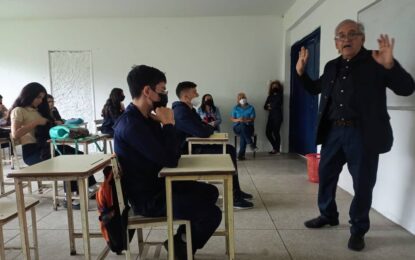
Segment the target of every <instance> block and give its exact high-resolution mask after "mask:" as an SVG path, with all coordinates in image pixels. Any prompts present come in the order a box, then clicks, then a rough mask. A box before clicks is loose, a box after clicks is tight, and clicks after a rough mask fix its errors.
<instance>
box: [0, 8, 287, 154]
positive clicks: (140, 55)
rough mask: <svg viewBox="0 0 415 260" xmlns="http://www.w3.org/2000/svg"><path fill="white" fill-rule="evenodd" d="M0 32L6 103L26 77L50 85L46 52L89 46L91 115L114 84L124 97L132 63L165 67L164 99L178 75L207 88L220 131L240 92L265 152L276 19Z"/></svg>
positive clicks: (33, 25)
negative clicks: (220, 120)
mask: <svg viewBox="0 0 415 260" xmlns="http://www.w3.org/2000/svg"><path fill="white" fill-rule="evenodd" d="M0 35H2V41H0V57H1V59H0V86H1V90H0V93H1V94H2V95H3V97H4V100H3V101H4V103H5V104H6V105H8V106H10V105H11V103H12V102H13V100H14V99H15V98H16V97H17V95H18V93H19V91H20V89H21V88H22V87H23V86H24V85H25V84H26V83H28V82H30V81H38V82H40V83H42V84H44V85H45V87H46V88H49V89H50V80H49V64H48V51H49V50H91V51H92V61H93V74H94V86H95V99H96V102H95V103H96V111H97V112H96V116H97V117H99V116H100V111H101V108H102V106H103V104H104V102H105V99H106V98H107V97H108V95H109V92H110V90H111V89H112V88H113V87H121V88H123V89H124V91H125V92H126V94H127V95H126V96H127V99H126V103H127V102H129V101H130V99H129V93H128V86H127V83H126V75H127V73H128V71H129V70H130V68H131V66H132V65H133V64H148V65H152V66H155V67H157V68H159V69H161V70H162V71H165V72H166V75H167V80H168V85H167V86H168V89H169V91H170V94H169V99H170V101H173V100H176V96H175V87H176V86H177V83H178V82H180V81H184V80H190V81H194V82H196V83H197V84H198V86H199V87H198V91H199V93H200V94H201V95H202V94H204V93H207V92H209V93H212V94H213V96H214V99H215V103H216V104H217V105H218V106H219V107H220V108H221V111H222V114H223V115H222V116H223V118H224V123H223V126H222V129H223V131H227V132H232V130H231V123H230V121H229V120H228V118H229V114H230V111H231V108H232V106H233V105H234V104H235V103H236V94H237V93H238V92H240V91H245V92H246V94H247V96H248V100H249V102H251V103H252V104H253V105H254V106H255V107H256V110H257V122H256V129H257V132H258V137H259V146H260V148H262V149H266V150H267V149H270V145H269V144H268V142H267V141H266V137H265V133H264V132H265V123H266V122H265V121H266V114H265V111H264V110H263V109H262V106H263V103H264V102H265V98H266V93H267V83H268V81H269V80H271V79H277V78H278V79H280V78H281V77H282V74H281V72H282V68H281V66H282V64H281V62H280V61H281V59H282V49H283V48H282V35H283V33H282V18H280V17H274V16H249V17H199V18H134V19H133V18H132V19H73V20H65V19H61V20H2V21H1V23H0ZM170 104H171V102H170ZM56 105H57V107H58V108H59V104H56ZM74 116H76V115H74Z"/></svg>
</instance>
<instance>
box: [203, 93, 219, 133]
mask: <svg viewBox="0 0 415 260" xmlns="http://www.w3.org/2000/svg"><path fill="white" fill-rule="evenodd" d="M197 113H198V114H199V116H200V118H201V119H202V120H203V122H205V123H207V124H209V125H211V126H213V128H214V130H215V131H218V132H219V131H220V124H221V123H222V117H221V115H220V111H219V108H218V107H217V106H215V103H214V102H213V97H212V95H211V94H205V95H203V97H202V105H200V107H199V108H198V109H197Z"/></svg>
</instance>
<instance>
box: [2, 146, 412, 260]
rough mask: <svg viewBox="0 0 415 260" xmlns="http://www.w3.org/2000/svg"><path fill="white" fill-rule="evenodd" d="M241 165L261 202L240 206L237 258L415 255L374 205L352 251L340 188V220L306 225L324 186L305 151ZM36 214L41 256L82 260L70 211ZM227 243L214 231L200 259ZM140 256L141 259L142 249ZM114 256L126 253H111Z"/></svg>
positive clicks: (10, 236)
mask: <svg viewBox="0 0 415 260" xmlns="http://www.w3.org/2000/svg"><path fill="white" fill-rule="evenodd" d="M238 164H239V175H240V181H241V185H242V187H243V189H244V190H245V191H247V192H250V193H252V194H254V196H255V199H254V203H255V206H256V207H255V208H254V209H251V210H244V211H236V212H235V245H236V258H237V259H246V260H248V259H249V260H257V259H258V260H268V259H377V260H378V259H392V258H394V259H399V260H404V259H415V236H413V235H411V234H410V233H408V232H407V231H405V230H404V229H402V228H401V227H400V226H398V225H396V224H394V223H392V222H391V221H389V220H388V219H386V218H384V217H383V216H382V215H381V214H379V213H378V212H376V211H374V210H372V212H371V221H372V229H371V230H370V232H369V233H368V234H367V236H366V245H367V246H366V248H365V250H364V251H363V252H359V253H356V252H352V251H350V250H348V249H347V247H346V244H347V240H348V238H349V231H348V229H349V224H348V222H347V221H348V208H349V205H350V201H351V196H350V195H349V194H348V193H346V192H345V191H343V190H340V189H339V190H338V193H337V197H338V206H339V210H340V222H341V223H340V225H339V226H338V227H336V228H324V229H321V230H308V229H306V228H304V226H303V222H304V220H306V219H308V218H311V217H315V216H317V214H318V210H317V207H316V196H317V188H318V185H317V184H313V183H310V182H308V181H307V176H306V167H305V163H304V161H303V160H302V159H301V158H299V157H298V156H294V155H280V156H268V154H262V153H259V154H257V158H256V159H255V160H252V158H251V157H249V155H248V160H247V161H243V162H239V163H238ZM6 168H7V166H6ZM6 172H7V169H6ZM97 176H99V174H98V175H97ZM91 208H95V204H94V202H91ZM89 215H90V224H91V229H98V221H97V213H96V210H93V209H92V210H91V211H90V212H89ZM37 217H38V229H39V234H38V237H39V241H40V242H39V244H40V258H41V259H60V260H64V259H70V260H72V259H83V255H82V252H83V248H82V241H81V240H77V241H76V246H77V253H78V255H76V256H70V255H69V249H68V234H67V231H66V228H67V226H66V212H65V211H64V210H63V209H62V208H59V210H58V211H53V210H52V206H51V199H49V198H44V199H41V204H40V205H39V206H38V207H37ZM75 218H76V220H78V221H76V223H75V228H77V229H79V228H80V223H79V219H80V217H79V212H76V215H75ZM144 235H145V237H146V239H147V240H149V241H164V240H165V238H166V230H165V229H164V228H158V229H152V230H145V232H144ZM5 240H6V241H7V242H6V246H17V245H19V243H20V238H19V236H18V224H17V221H13V222H11V223H9V224H8V225H6V226H5ZM91 241H92V242H91V247H92V252H93V255H94V256H96V255H97V254H98V253H99V252H100V250H101V249H102V248H103V247H104V241H103V240H102V239H92V240H91ZM224 244H225V243H224V239H223V238H221V237H212V238H211V239H210V241H209V242H208V243H207V245H206V246H205V248H203V249H202V250H200V251H198V253H197V254H196V259H199V260H202V259H203V260H205V259H226V256H225V254H224V253H225V246H224ZM131 245H132V251H133V252H137V243H136V241H135V240H134V241H133V242H132V244H131ZM147 250H148V257H147V258H146V259H166V251H165V250H164V249H163V248H160V247H155V246H154V247H151V248H148V249H147ZM154 255H156V256H155V257H154ZM158 255H159V256H158ZM133 256H134V257H135V258H137V255H136V254H135V255H133ZM21 258H22V256H21V254H20V252H19V251H8V252H7V255H6V259H21ZM107 259H125V258H124V256H117V255H115V254H112V253H110V254H109V255H108V257H107Z"/></svg>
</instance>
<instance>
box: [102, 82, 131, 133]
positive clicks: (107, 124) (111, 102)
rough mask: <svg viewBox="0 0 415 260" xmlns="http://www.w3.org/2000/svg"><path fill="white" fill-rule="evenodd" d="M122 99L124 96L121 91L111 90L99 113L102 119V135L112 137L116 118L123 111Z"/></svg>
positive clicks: (117, 89)
mask: <svg viewBox="0 0 415 260" xmlns="http://www.w3.org/2000/svg"><path fill="white" fill-rule="evenodd" d="M124 99H125V96H124V92H123V90H122V89H120V88H113V89H112V90H111V93H110V96H109V98H108V99H107V101H106V102H105V105H104V107H103V108H102V112H101V116H102V117H103V118H104V121H103V122H102V126H101V132H102V133H103V134H108V135H110V136H114V129H113V128H112V127H113V126H114V123H115V121H116V120H117V119H118V117H120V115H121V114H122V113H123V112H124V110H125V108H124V105H123V103H122V102H123V101H124Z"/></svg>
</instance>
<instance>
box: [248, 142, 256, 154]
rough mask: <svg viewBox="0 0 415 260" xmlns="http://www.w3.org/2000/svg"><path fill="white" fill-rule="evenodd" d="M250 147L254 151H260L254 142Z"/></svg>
mask: <svg viewBox="0 0 415 260" xmlns="http://www.w3.org/2000/svg"><path fill="white" fill-rule="evenodd" d="M249 148H251V150H252V152H256V151H258V147H257V146H256V145H255V144H254V143H251V144H249Z"/></svg>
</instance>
